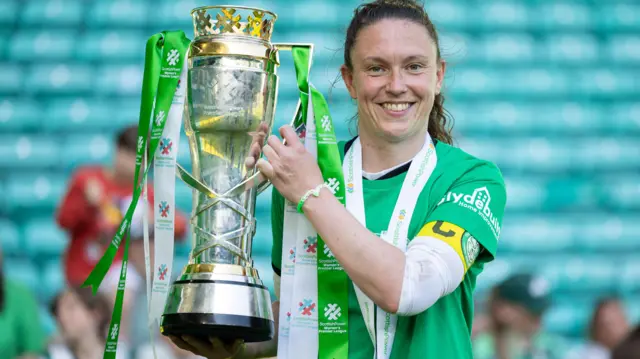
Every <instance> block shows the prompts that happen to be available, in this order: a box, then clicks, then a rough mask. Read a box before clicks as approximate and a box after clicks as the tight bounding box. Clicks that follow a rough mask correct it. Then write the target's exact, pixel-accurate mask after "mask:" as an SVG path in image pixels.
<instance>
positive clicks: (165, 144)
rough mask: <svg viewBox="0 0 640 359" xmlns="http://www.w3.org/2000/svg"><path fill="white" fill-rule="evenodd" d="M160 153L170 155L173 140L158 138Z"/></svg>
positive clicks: (165, 155)
mask: <svg viewBox="0 0 640 359" xmlns="http://www.w3.org/2000/svg"><path fill="white" fill-rule="evenodd" d="M159 146H160V154H161V155H162V156H164V157H168V156H171V150H172V149H173V141H171V139H170V138H166V137H165V138H163V139H162V140H160V144H159Z"/></svg>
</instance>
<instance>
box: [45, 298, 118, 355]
mask: <svg viewBox="0 0 640 359" xmlns="http://www.w3.org/2000/svg"><path fill="white" fill-rule="evenodd" d="M50 310H51V314H52V315H53V316H54V318H55V320H56V323H57V325H58V329H59V332H60V338H59V341H57V342H54V343H51V344H50V345H49V346H48V349H47V359H93V358H96V359H99V358H102V356H103V353H104V349H105V338H106V335H107V330H108V328H109V318H110V316H111V315H110V314H111V310H110V308H109V306H108V301H107V300H106V298H104V296H103V295H102V294H98V295H93V294H92V293H91V289H89V288H79V287H73V288H70V289H67V290H65V291H64V292H62V293H60V294H59V295H58V296H57V297H56V298H54V300H53V302H52V303H51V308H50ZM127 357H128V356H127V355H126V353H125V350H122V349H120V348H119V349H118V353H117V358H118V359H125V358H127Z"/></svg>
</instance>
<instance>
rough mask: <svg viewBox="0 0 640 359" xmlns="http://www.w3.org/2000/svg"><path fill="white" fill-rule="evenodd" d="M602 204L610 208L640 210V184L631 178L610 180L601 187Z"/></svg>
mask: <svg viewBox="0 0 640 359" xmlns="http://www.w3.org/2000/svg"><path fill="white" fill-rule="evenodd" d="M600 191H601V192H600V196H601V198H602V202H603V203H604V204H605V205H607V206H608V207H609V208H618V209H621V210H629V211H632V210H638V209H640V183H638V182H637V181H635V180H633V179H632V178H630V177H622V178H610V179H609V180H608V181H603V183H602V185H601V186H600Z"/></svg>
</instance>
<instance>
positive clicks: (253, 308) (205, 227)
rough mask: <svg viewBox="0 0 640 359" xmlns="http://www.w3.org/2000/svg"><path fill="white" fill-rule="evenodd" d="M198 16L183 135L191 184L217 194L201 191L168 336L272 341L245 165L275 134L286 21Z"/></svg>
mask: <svg viewBox="0 0 640 359" xmlns="http://www.w3.org/2000/svg"><path fill="white" fill-rule="evenodd" d="M191 16H192V18H193V25H194V32H195V38H194V40H193V41H192V42H191V45H190V48H189V58H188V61H189V62H188V83H187V89H186V93H187V94H186V102H185V109H184V111H185V116H184V118H185V120H184V126H185V132H186V135H187V137H188V141H189V150H190V154H191V163H192V167H193V174H192V175H193V177H194V178H195V179H197V180H198V181H199V182H200V183H201V184H203V185H204V186H206V187H207V188H208V189H210V190H211V192H213V195H212V193H211V192H209V193H206V192H203V191H198V190H194V191H193V194H194V198H193V205H192V210H193V211H192V214H191V228H192V238H193V239H192V245H193V249H192V251H191V253H190V256H189V262H188V264H187V265H186V267H184V269H183V271H182V273H181V275H180V277H179V278H178V279H177V280H176V281H175V282H173V283H172V284H171V287H170V288H169V292H168V296H167V300H166V304H165V309H164V313H163V315H162V318H161V322H160V331H161V333H162V334H163V335H174V336H178V337H179V336H182V335H193V336H198V337H206V338H208V337H217V338H220V339H221V340H223V341H233V340H236V339H241V340H244V341H245V342H260V341H268V340H271V339H272V338H273V336H274V333H275V328H274V318H273V312H272V309H271V297H270V294H269V291H268V289H267V287H266V286H264V284H263V283H262V281H261V280H260V277H259V276H258V272H257V270H256V269H255V268H253V261H252V259H251V244H252V239H253V236H254V234H255V230H256V221H255V218H254V213H255V204H256V196H257V195H258V188H257V187H256V186H248V185H247V186H244V184H247V183H248V180H249V179H251V178H252V176H254V175H255V174H256V170H255V169H251V168H246V166H245V159H246V158H247V157H250V156H251V147H252V144H254V143H255V142H256V141H257V140H256V139H257V138H262V139H263V140H262V141H264V139H266V136H263V137H260V136H258V134H260V133H262V135H267V134H269V133H271V128H272V125H273V120H274V114H275V107H276V98H277V92H278V77H277V75H276V70H277V67H278V65H279V61H278V51H277V49H276V47H275V46H274V45H273V44H272V43H271V42H270V40H271V34H272V29H273V23H274V21H275V20H276V18H277V17H276V15H275V14H273V13H271V12H269V11H265V10H261V9H256V8H247V7H240V6H207V7H200V8H196V9H194V10H193V11H192V12H191ZM259 145H260V148H262V145H263V143H260V144H259ZM241 187H242V190H240V191H238V190H237V189H238V188H241Z"/></svg>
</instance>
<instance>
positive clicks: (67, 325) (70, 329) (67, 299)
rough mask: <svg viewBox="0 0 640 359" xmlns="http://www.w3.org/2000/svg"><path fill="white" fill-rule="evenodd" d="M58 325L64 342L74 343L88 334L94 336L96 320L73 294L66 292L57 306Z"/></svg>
mask: <svg viewBox="0 0 640 359" xmlns="http://www.w3.org/2000/svg"><path fill="white" fill-rule="evenodd" d="M57 321H58V325H59V326H60V331H61V332H62V335H63V336H64V338H65V339H66V340H70V341H75V340H78V339H80V338H81V337H83V336H86V335H89V334H90V333H91V334H93V335H95V333H96V330H97V323H96V322H97V319H96V317H95V315H94V313H93V312H92V311H91V310H89V309H88V308H87V307H86V306H85V305H84V304H83V303H82V301H81V300H80V298H78V296H77V295H76V294H75V293H73V292H67V293H65V294H63V296H62V298H60V302H59V304H58V317H57Z"/></svg>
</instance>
